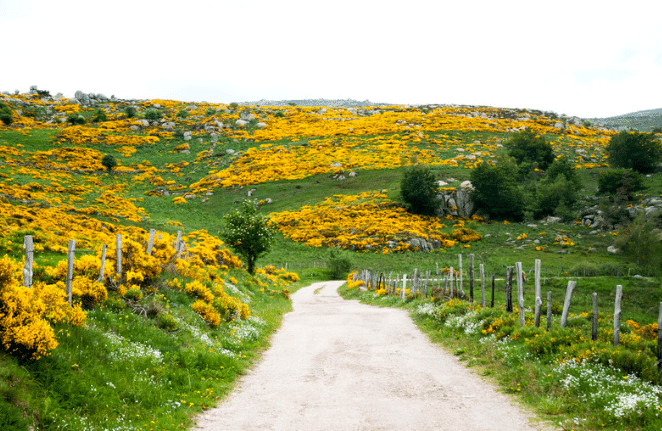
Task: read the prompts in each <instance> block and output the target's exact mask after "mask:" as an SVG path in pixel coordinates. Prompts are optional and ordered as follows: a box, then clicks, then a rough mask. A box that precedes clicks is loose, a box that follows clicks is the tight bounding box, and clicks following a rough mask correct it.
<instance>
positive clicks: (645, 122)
mask: <svg viewBox="0 0 662 431" xmlns="http://www.w3.org/2000/svg"><path fill="white" fill-rule="evenodd" d="M587 120H588V121H590V122H591V123H593V124H600V125H603V126H605V127H609V128H611V129H616V130H629V129H634V130H639V131H641V132H650V131H652V130H653V129H654V128H656V127H660V128H662V108H659V109H647V110H644V111H637V112H630V113H628V114H623V115H617V116H615V117H607V118H587Z"/></svg>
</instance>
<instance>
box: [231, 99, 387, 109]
mask: <svg viewBox="0 0 662 431" xmlns="http://www.w3.org/2000/svg"><path fill="white" fill-rule="evenodd" d="M240 105H260V106H290V105H292V106H327V107H334V108H352V107H356V108H362V107H364V106H390V105H392V103H378V102H371V101H369V100H363V101H360V100H354V99H296V100H294V99H293V100H266V99H261V100H258V101H256V102H243V103H240Z"/></svg>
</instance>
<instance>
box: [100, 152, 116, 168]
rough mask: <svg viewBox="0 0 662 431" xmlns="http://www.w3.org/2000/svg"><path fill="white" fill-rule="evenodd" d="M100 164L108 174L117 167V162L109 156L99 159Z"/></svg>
mask: <svg viewBox="0 0 662 431" xmlns="http://www.w3.org/2000/svg"><path fill="white" fill-rule="evenodd" d="M101 164H102V165H103V167H104V168H106V170H107V171H108V173H110V171H112V170H113V168H114V167H115V166H117V160H115V157H113V156H111V155H110V154H106V155H105V156H103V158H102V159H101Z"/></svg>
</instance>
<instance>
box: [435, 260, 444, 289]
mask: <svg viewBox="0 0 662 431" xmlns="http://www.w3.org/2000/svg"><path fill="white" fill-rule="evenodd" d="M435 265H436V266H437V290H441V278H439V262H435ZM442 296H443V293H442Z"/></svg>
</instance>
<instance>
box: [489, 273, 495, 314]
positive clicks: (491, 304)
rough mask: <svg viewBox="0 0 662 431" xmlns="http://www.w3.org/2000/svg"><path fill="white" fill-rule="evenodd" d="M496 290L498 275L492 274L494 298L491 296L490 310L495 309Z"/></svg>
mask: <svg viewBox="0 0 662 431" xmlns="http://www.w3.org/2000/svg"><path fill="white" fill-rule="evenodd" d="M495 288H496V275H495V274H492V296H490V308H494V289H495Z"/></svg>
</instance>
